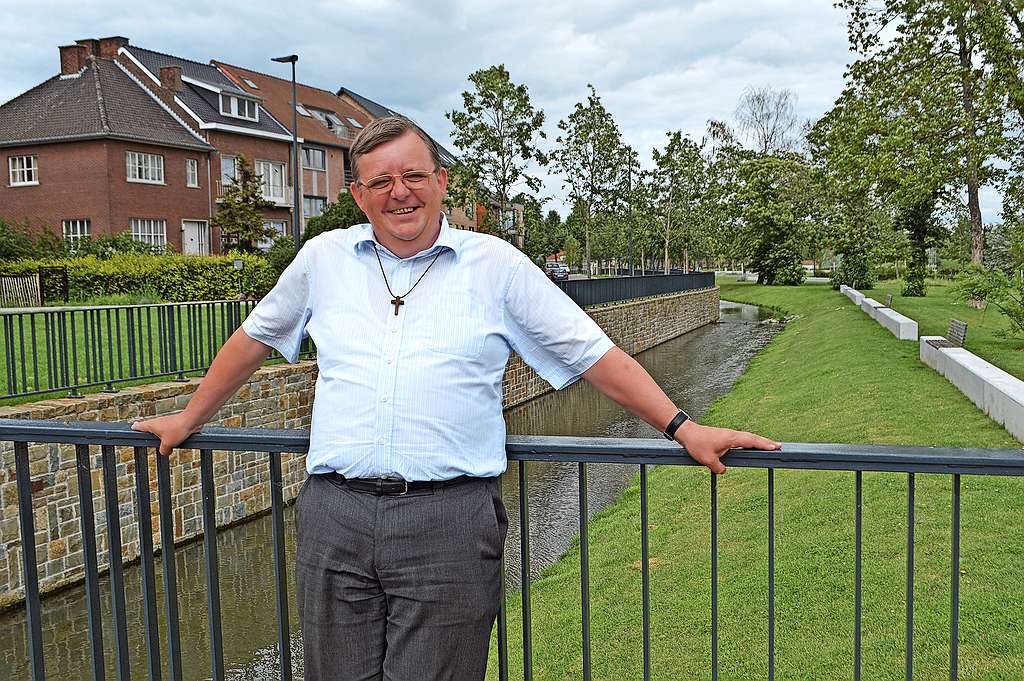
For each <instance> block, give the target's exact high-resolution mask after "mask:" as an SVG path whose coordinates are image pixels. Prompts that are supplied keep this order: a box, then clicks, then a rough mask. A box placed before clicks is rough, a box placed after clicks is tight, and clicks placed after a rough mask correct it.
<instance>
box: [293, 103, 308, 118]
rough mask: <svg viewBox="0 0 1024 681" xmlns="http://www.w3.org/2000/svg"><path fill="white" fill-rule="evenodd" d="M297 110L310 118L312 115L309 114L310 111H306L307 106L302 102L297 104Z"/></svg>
mask: <svg viewBox="0 0 1024 681" xmlns="http://www.w3.org/2000/svg"><path fill="white" fill-rule="evenodd" d="M295 110H296V111H298V112H299V114H300V115H302V116H305V117H306V118H309V117H310V116H309V112H308V111H306V107H304V106H302V105H301V104H299V105H298V106H296V107H295Z"/></svg>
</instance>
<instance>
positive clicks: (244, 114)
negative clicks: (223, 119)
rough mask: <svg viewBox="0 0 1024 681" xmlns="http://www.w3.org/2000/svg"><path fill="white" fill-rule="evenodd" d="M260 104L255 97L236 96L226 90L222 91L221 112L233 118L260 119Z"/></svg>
mask: <svg viewBox="0 0 1024 681" xmlns="http://www.w3.org/2000/svg"><path fill="white" fill-rule="evenodd" d="M258 111H259V105H258V104H257V102H256V100H254V99H246V98H244V97H236V96H235V95H229V94H227V93H226V92H222V93H220V112H221V113H222V114H224V115H225V116H231V117H232V118H244V119H245V120H247V121H257V120H259V114H258Z"/></svg>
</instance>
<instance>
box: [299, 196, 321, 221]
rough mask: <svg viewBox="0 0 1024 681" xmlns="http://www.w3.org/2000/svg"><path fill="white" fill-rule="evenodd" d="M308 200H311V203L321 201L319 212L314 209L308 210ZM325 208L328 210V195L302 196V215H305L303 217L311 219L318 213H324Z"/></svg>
mask: <svg viewBox="0 0 1024 681" xmlns="http://www.w3.org/2000/svg"><path fill="white" fill-rule="evenodd" d="M307 202H309V203H312V202H319V203H320V212H319V213H317V212H314V211H311V210H306V204H307ZM325 210H327V197H325V196H303V197H302V217H303V219H305V220H309V219H310V218H315V217H317V216H318V215H323V213H324V211H325Z"/></svg>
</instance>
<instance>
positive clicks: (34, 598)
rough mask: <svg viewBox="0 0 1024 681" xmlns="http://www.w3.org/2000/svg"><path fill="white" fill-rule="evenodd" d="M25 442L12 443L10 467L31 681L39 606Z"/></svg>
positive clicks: (40, 671)
mask: <svg viewBox="0 0 1024 681" xmlns="http://www.w3.org/2000/svg"><path fill="white" fill-rule="evenodd" d="M28 469H29V466H28V443H27V442H15V443H14V470H15V477H16V478H17V480H18V522H19V525H20V528H21V567H22V581H23V583H24V585H25V615H26V620H27V625H26V626H27V628H28V636H27V638H28V657H29V660H30V661H31V665H32V667H31V669H32V681H44V680H45V679H46V671H45V668H44V667H43V629H42V624H41V618H42V606H41V604H40V601H39V572H38V568H37V566H36V529H35V519H34V517H33V510H32V482H31V479H30V478H29V470H28Z"/></svg>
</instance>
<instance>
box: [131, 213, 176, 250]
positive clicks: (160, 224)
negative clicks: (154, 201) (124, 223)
mask: <svg viewBox="0 0 1024 681" xmlns="http://www.w3.org/2000/svg"><path fill="white" fill-rule="evenodd" d="M128 229H129V230H130V232H131V235H132V238H133V239H135V240H136V241H141V242H142V243H144V244H149V245H150V246H159V247H160V248H166V247H167V220H161V219H156V218H130V219H129V220H128Z"/></svg>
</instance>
